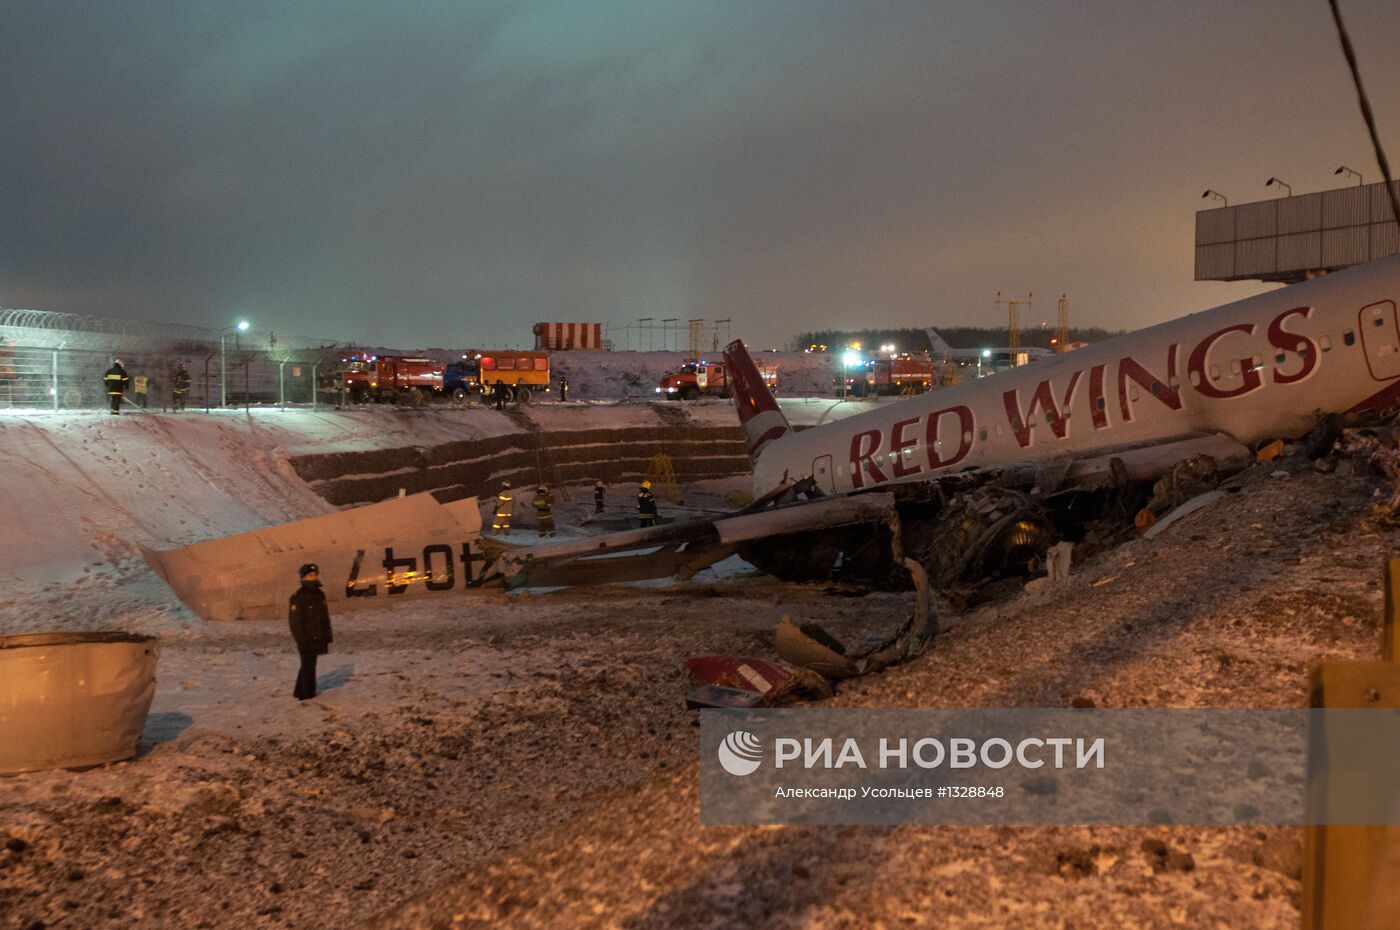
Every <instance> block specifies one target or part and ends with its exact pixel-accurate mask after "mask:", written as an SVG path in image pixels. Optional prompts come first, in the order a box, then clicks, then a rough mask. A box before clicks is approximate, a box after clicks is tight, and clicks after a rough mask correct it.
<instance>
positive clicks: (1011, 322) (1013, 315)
mask: <svg viewBox="0 0 1400 930" xmlns="http://www.w3.org/2000/svg"><path fill="white" fill-rule="evenodd" d="M996 302H997V305H998V306H1000V305H1001V304H1006V345H1007V348H1009V349H1010V350H1011V359H1012V362H1011V363H1012V364H1013V365H1014V364H1016V356H1017V355H1019V354H1020V352H1021V308H1022V307H1025V308H1026V312H1028V313H1029V312H1030V309H1031V295H1030V293H1029V292H1028V293H1027V294H1026V299H1025V300H1002V299H1001V291H997V300H996Z"/></svg>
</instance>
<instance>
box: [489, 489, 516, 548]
mask: <svg viewBox="0 0 1400 930" xmlns="http://www.w3.org/2000/svg"><path fill="white" fill-rule="evenodd" d="M514 515H515V498H514V497H513V496H512V495H511V493H510V482H509V481H502V482H501V493H499V494H497V495H496V513H495V519H493V520H492V521H491V529H493V530H499V531H500V533H501V535H502V536H509V535H510V518H511V517H513V516H514Z"/></svg>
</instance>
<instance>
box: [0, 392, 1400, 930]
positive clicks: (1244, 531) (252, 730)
mask: <svg viewBox="0 0 1400 930" xmlns="http://www.w3.org/2000/svg"><path fill="white" fill-rule="evenodd" d="M870 403H873V402H867V403H865V404H855V403H849V404H838V403H835V402H833V401H831V400H830V399H827V400H820V399H811V400H806V401H799V400H785V401H784V409H785V410H787V411H788V412H789V416H790V417H791V418H792V419H793V421H794V422H796V423H799V424H813V423H816V422H818V421H822V420H824V419H830V418H832V417H838V416H843V415H849V414H850V413H852V412H855V411H857V410H860V409H869V406H870ZM685 411H686V414H685V415H686V416H689V417H692V418H696V419H697V420H701V421H704V422H714V423H717V424H718V423H722V422H732V417H733V414H732V408H731V407H730V406H729V405H728V404H724V403H719V402H715V403H708V402H702V403H699V404H694V405H686V407H685ZM727 418H728V419H727ZM655 422H658V415H657V414H656V412H655V410H653V409H652V407H651V406H650V405H648V404H644V403H636V402H619V403H611V402H593V403H588V402H579V403H578V404H574V403H570V404H568V405H559V404H539V405H537V406H532V407H531V408H529V410H528V411H527V412H526V414H525V419H524V420H523V421H522V418H521V415H520V413H519V412H515V413H512V414H497V413H496V412H495V411H493V410H485V409H471V410H462V411H454V410H428V411H411V410H396V409H389V408H366V409H356V410H349V411H340V412H336V411H331V410H324V409H323V410H307V409H301V410H296V409H292V410H287V411H280V410H256V409H255V410H253V411H252V412H251V413H244V412H242V411H227V412H221V413H216V414H212V415H206V414H204V413H202V412H201V413H193V412H191V413H188V414H181V415H178V416H176V415H158V414H147V415H144V416H143V415H132V416H122V417H120V418H115V417H109V416H107V415H105V414H90V415H77V416H73V415H62V416H59V415H52V414H44V413H40V412H33V413H17V412H8V413H6V414H5V415H2V416H0V475H3V478H0V482H3V490H4V494H3V495H0V521H3V522H4V525H6V526H7V527H9V528H10V530H11V537H10V538H11V539H12V540H13V541H14V542H13V544H12V546H11V551H10V552H9V553H8V559H7V561H6V563H5V564H4V565H3V567H0V581H3V583H4V585H5V589H4V590H5V593H4V595H3V599H0V633H9V632H18V631H21V630H23V631H28V630H36V629H54V628H60V629H95V628H122V629H130V630H135V631H139V632H150V633H157V634H159V635H160V636H161V642H160V649H161V659H160V664H159V666H158V670H157V676H158V686H157V693H156V699H155V704H154V706H153V708H152V714H151V717H150V720H149V724H148V727H147V730H146V733H145V739H144V743H143V752H142V755H141V756H139V757H138V758H137V759H135V760H133V761H131V762H128V763H123V764H119V765H114V766H107V767H102V768H98V769H94V770H91V771H86V772H46V773H35V774H31V775H27V776H22V777H15V778H7V779H0V926H11V925H13V926H18V927H27V926H31V925H34V924H35V922H39V923H42V924H44V925H47V926H74V927H88V926H99V925H101V926H113V927H149V926H156V927H187V926H208V927H235V926H238V927H242V926H246V925H249V924H253V925H258V926H289V927H303V926H332V925H334V926H346V925H349V924H352V923H354V922H355V921H356V920H360V919H363V918H367V917H369V916H371V915H373V914H376V913H378V912H381V911H384V910H385V909H389V908H393V907H395V906H397V905H400V904H401V903H402V902H404V900H405V899H406V898H407V897H408V896H410V895H413V894H417V893H420V892H425V891H427V890H428V889H431V888H433V887H434V886H437V885H439V884H441V883H444V882H449V881H452V882H453V884H450V885H447V886H444V889H443V891H442V892H441V893H440V895H439V897H438V898H436V899H433V900H431V901H430V902H429V904H432V906H433V907H434V908H436V910H430V911H427V912H424V911H407V912H404V913H403V914H399V915H395V916H391V917H387V918H385V922H384V925H386V926H402V927H408V926H435V925H437V921H438V917H437V916H433V917H429V916H423V915H424V914H429V913H430V914H433V915H442V914H446V917H445V918H442V919H443V920H446V921H448V923H449V925H450V918H451V917H452V916H453V915H454V914H458V913H460V914H464V915H466V916H465V917H464V919H463V921H462V922H459V923H462V925H465V926H482V927H485V926H500V925H519V926H540V927H546V926H548V927H576V926H606V925H610V924H616V923H620V922H622V921H630V923H631V924H632V925H635V926H638V927H662V926H666V927H672V926H700V925H705V924H707V923H708V924H711V925H717V926H718V925H731V924H737V923H752V924H755V925H761V926H774V927H777V926H799V925H801V926H871V925H874V924H876V923H877V922H883V923H885V924H886V925H890V926H894V925H901V924H914V925H917V924H919V923H920V922H921V921H923V922H926V923H931V924H936V925H939V926H947V927H957V928H973V927H987V926H1009V925H1015V926H1024V927H1032V928H1056V930H1059V928H1062V927H1064V926H1066V922H1067V921H1072V922H1073V925H1074V926H1076V927H1081V928H1085V927H1087V928H1109V927H1113V928H1118V927H1127V926H1136V927H1168V926H1173V927H1174V926H1230V927H1234V926H1251V927H1271V928H1283V927H1291V926H1296V925H1297V920H1298V894H1299V891H1298V889H1299V884H1298V882H1297V880H1296V872H1295V869H1294V863H1295V862H1296V849H1297V842H1296V835H1297V834H1296V831H1291V830H1281V829H1277V828H1264V829H1258V830H1256V829H1252V828H1228V829H1198V828H1190V827H1172V828H1162V829H1157V830H1151V829H1146V828H1132V829H1128V828H975V829H952V828H901V829H899V830H895V831H868V830H833V831H823V830H811V829H803V828H790V829H778V830H774V829H745V828H723V829H719V828H711V829H701V828H699V827H698V824H697V814H696V809H695V805H696V781H697V774H696V766H697V760H696V758H695V754H694V742H695V735H694V734H695V730H694V723H695V715H694V714H693V713H691V712H687V711H685V710H684V702H683V697H684V693H685V690H686V680H685V675H684V672H683V670H682V663H683V661H684V660H685V658H687V657H688V656H691V655H696V654H703V653H714V652H722V653H732V654H754V655H759V656H764V657H771V656H772V655H773V652H772V632H773V629H774V626H775V624H776V622H777V620H778V618H779V617H780V616H781V615H782V614H784V613H786V614H790V615H792V616H793V617H794V618H795V619H799V620H804V621H815V622H818V623H821V624H822V625H824V626H825V627H827V628H828V629H829V630H831V631H832V632H833V633H834V634H835V635H837V636H838V637H840V638H842V639H844V640H845V641H847V642H860V641H863V640H865V639H867V638H869V637H871V636H873V635H877V634H881V633H886V632H888V631H890V630H891V629H893V628H894V627H896V626H897V625H898V624H899V623H900V622H901V621H902V620H903V618H904V616H905V615H906V613H907V611H908V609H909V606H910V605H909V603H908V600H909V599H908V597H907V596H906V595H898V594H874V595H868V596H865V597H859V598H852V597H842V596H832V594H831V593H829V592H827V591H826V590H825V589H824V588H822V587H819V586H794V585H786V584H781V583H778V582H775V581H773V580H772V579H769V578H767V577H765V576H761V575H758V574H757V573H755V572H753V571H752V570H750V569H748V568H746V567H745V566H744V565H743V563H741V562H738V560H730V561H728V562H726V563H723V564H722V565H720V566H717V568H716V570H713V571H711V572H707V573H704V574H702V575H700V576H698V577H697V578H696V579H694V580H693V581H692V582H689V583H686V584H679V585H677V584H671V583H652V584H647V585H634V586H627V587H620V588H597V589H569V590H559V591H552V592H546V591H524V592H516V593H512V594H502V593H492V592H483V593H477V594H472V595H463V596H461V597H458V598H448V599H444V600H441V601H418V602H408V603H405V604H403V605H402V606H400V607H398V609H396V610H392V609H391V610H385V609H379V610H374V609H371V610H367V611H362V612H358V613H355V614H346V615H343V616H338V617H336V619H335V625H336V643H335V646H334V649H333V651H332V653H331V654H330V655H329V656H327V657H326V658H325V659H323V660H322V663H321V668H320V673H321V682H320V683H321V688H322V691H323V693H322V695H321V696H320V697H318V698H317V699H315V700H314V701H310V702H306V703H298V702H295V701H293V700H292V699H291V697H290V694H289V692H290V689H291V684H292V679H293V677H294V674H295V667H296V660H295V656H294V653H293V651H292V649H291V648H290V640H289V637H288V635H287V632H286V629H285V625H284V624H282V623H280V622H268V623H239V624H205V623H203V622H201V621H199V620H198V619H196V618H195V617H193V616H192V615H191V614H189V612H188V611H186V610H185V609H184V608H183V607H181V606H180V605H179V604H178V602H176V600H175V599H174V597H173V595H171V594H170V592H169V591H168V590H167V589H166V588H165V587H164V585H163V584H162V583H161V582H160V581H159V580H158V579H156V578H155V576H154V575H153V574H152V573H151V572H150V571H149V569H147V567H146V566H145V564H144V562H142V561H141V560H140V559H139V557H138V556H136V554H135V551H134V548H133V546H134V544H135V543H136V542H142V543H146V544H150V545H155V546H158V547H162V548H164V547H168V546H177V545H183V544H186V543H190V542H195V541H198V540H201V539H207V538H212V537H215V536H221V535H225V534H229V533H234V532H240V531H243V530H247V529H252V528H255V527H258V526H264V525H268V524H271V523H276V522H280V521H283V520H288V519H296V518H299V517H304V516H311V515H314V514H319V513H323V512H325V511H327V510H328V509H329V505H327V504H326V503H325V502H324V501H322V500H321V499H320V498H318V497H317V496H316V495H315V494H313V493H312V492H311V491H310V490H309V488H308V487H307V485H306V484H305V483H303V482H302V481H301V480H300V479H299V478H298V477H297V475H296V473H295V471H294V470H293V469H291V468H290V467H289V466H288V464H287V463H288V460H289V458H290V457H291V456H294V455H298V454H304V453H306V452H311V451H328V450H329V451H364V450H373V449H378V448H384V447H388V446H401V445H431V444H434V443H441V442H448V441H453V440H459V439H462V438H465V437H472V436H483V437H484V436H494V435H501V434H502V433H506V432H510V431H514V430H521V429H525V428H526V426H527V425H533V426H534V427H536V428H540V429H562V428H570V424H585V425H584V426H577V427H573V428H598V427H599V426H605V425H614V426H636V425H644V424H646V423H655ZM1277 473H1282V477H1274V475H1275V474H1277ZM746 489H747V482H746V480H745V479H744V478H743V477H735V478H733V479H724V480H717V481H711V482H702V483H699V484H697V485H693V486H689V487H686V488H683V496H684V498H685V501H686V505H687V506H688V507H693V508H696V509H699V510H723V509H726V508H727V507H728V506H729V501H730V498H731V495H733V494H734V493H735V492H739V491H743V490H746ZM627 490H628V491H630V488H629V489H627ZM1373 491H1374V483H1373V481H1372V480H1371V479H1366V478H1343V477H1341V476H1337V475H1319V474H1317V473H1315V472H1314V471H1313V470H1312V469H1311V467H1310V466H1309V464H1308V463H1307V462H1306V461H1305V460H1303V459H1302V458H1301V457H1292V458H1286V459H1282V460H1279V461H1278V462H1275V463H1271V464H1269V465H1267V466H1259V467H1256V468H1254V469H1252V470H1251V471H1250V472H1249V473H1248V474H1247V475H1246V479H1245V480H1244V482H1243V489H1242V490H1241V491H1240V492H1239V493H1238V494H1237V495H1233V496H1231V497H1229V498H1228V499H1227V500H1225V501H1223V502H1221V503H1220V504H1218V505H1216V506H1215V507H1213V508H1210V509H1208V510H1205V511H1202V512H1200V513H1198V514H1196V515H1193V516H1192V517H1190V518H1188V519H1186V520H1183V521H1182V522H1181V523H1179V524H1177V525H1176V526H1174V527H1172V528H1171V529H1170V530H1169V531H1168V532H1166V533H1163V534H1162V535H1161V536H1160V537H1158V538H1157V539H1155V540H1151V541H1138V542H1135V543H1132V544H1129V545H1128V546H1127V547H1124V548H1122V549H1120V550H1116V551H1111V552H1106V553H1103V554H1101V555H1098V556H1095V557H1093V558H1092V559H1091V560H1090V561H1089V562H1086V563H1084V564H1082V565H1078V566H1076V567H1075V571H1074V576H1073V578H1072V579H1071V583H1070V584H1069V585H1067V586H1066V587H1064V588H1061V589H1056V590H1052V591H1049V592H1040V593H1036V594H1023V595H1021V596H1018V597H1013V598H1011V599H1010V600H1008V601H1004V602H1002V603H1000V604H996V605H993V606H989V607H984V608H982V609H980V610H977V611H975V612H972V613H969V614H967V615H964V616H957V615H954V614H952V613H950V612H949V611H948V610H947V605H944V608H945V609H944V615H943V621H944V627H945V629H946V630H947V632H945V634H944V635H943V636H942V637H940V639H939V640H938V643H937V645H936V648H935V649H934V650H933V651H932V652H931V653H930V654H929V655H926V656H924V657H923V658H921V659H920V660H918V661H916V662H914V663H911V664H910V665H908V666H905V667H902V668H899V669H894V670H891V671H888V672H886V673H885V674H883V675H881V676H877V677H874V678H871V679H868V680H861V681H857V682H853V683H851V684H849V685H848V686H846V687H844V688H843V689H842V691H841V692H840V694H839V695H838V698H837V703H839V704H842V705H845V706H889V705H896V706H971V705H993V706H1062V705H1063V704H1066V703H1068V702H1070V701H1071V700H1074V699H1081V700H1082V699H1089V700H1091V701H1092V702H1094V703H1096V704H1098V705H1099V706H1141V705H1157V706H1160V705H1180V706H1203V705H1212V704H1217V705H1231V706H1278V705H1288V704H1297V703H1300V702H1302V701H1303V700H1304V699H1305V681H1306V679H1305V671H1304V670H1305V667H1306V664H1307V662H1308V660H1310V659H1311V658H1312V657H1314V656H1315V655H1318V654H1330V655H1337V656H1358V655H1364V654H1369V653H1371V652H1373V651H1374V649H1375V639H1376V635H1377V624H1376V617H1377V614H1378V610H1379V606H1380V588H1379V583H1378V581H1379V579H1378V573H1377V566H1378V565H1379V564H1380V560H1381V557H1382V555H1383V554H1386V553H1390V552H1393V551H1394V549H1395V547H1396V544H1397V542H1400V533H1397V531H1396V530H1394V529H1388V528H1383V527H1371V526H1368V525H1367V524H1366V522H1365V521H1366V518H1367V515H1368V508H1369V504H1370V501H1371V499H1372V493H1373ZM614 493H615V494H622V493H623V492H622V490H621V489H615V491H614ZM590 510H591V495H589V494H588V493H586V489H583V488H578V489H567V488H566V489H562V490H561V495H560V502H559V509H558V512H559V521H560V525H561V528H562V529H563V531H564V532H566V533H574V532H577V533H584V532H588V529H589V525H588V519H587V518H588V514H589V511H590ZM530 537H531V534H530V532H529V530H528V529H527V528H522V529H520V530H518V531H517V532H516V534H515V535H514V536H512V540H513V541H529V540H530ZM1203 551H1208V552H1210V553H1212V558H1211V559H1210V560H1203V559H1201V558H1200V557H1199V553H1200V552H1203ZM290 587H291V585H289V593H290ZM1149 840H1150V841H1153V842H1157V841H1161V842H1165V843H1167V844H1168V845H1169V846H1170V847H1171V849H1172V850H1173V851H1176V852H1179V853H1183V854H1189V857H1188V859H1189V861H1190V863H1191V864H1190V867H1189V868H1188V867H1187V866H1186V865H1183V864H1182V863H1185V862H1187V861H1188V859H1183V858H1181V857H1177V859H1175V860H1173V861H1175V862H1177V863H1178V865H1177V866H1176V867H1173V868H1170V869H1167V870H1165V871H1162V870H1160V869H1158V868H1157V865H1159V864H1160V863H1158V862H1157V860H1155V859H1153V858H1152V856H1153V855H1154V854H1151V853H1148V852H1147V851H1146V847H1144V846H1143V845H1142V844H1143V843H1144V842H1145V841H1149ZM1191 857H1193V858H1191ZM891 876H902V878H900V879H899V880H897V881H896V880H893V879H892V878H891ZM443 908H445V910H443ZM415 915H418V916H415ZM763 915H767V916H766V917H765V916H763ZM420 917H421V920H420ZM1013 921H1014V924H1013V923H1012V922H1013Z"/></svg>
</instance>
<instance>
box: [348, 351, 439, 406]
mask: <svg viewBox="0 0 1400 930" xmlns="http://www.w3.org/2000/svg"><path fill="white" fill-rule="evenodd" d="M344 363H345V368H344V369H343V370H342V371H341V381H342V383H343V385H344V388H345V392H346V393H347V394H348V395H349V396H350V399H351V400H352V401H353V402H354V403H357V404H362V403H365V402H366V401H370V400H373V401H377V402H379V403H389V404H397V403H408V404H414V405H419V404H423V403H425V402H427V401H429V400H431V399H432V398H434V397H438V396H440V395H441V394H442V376H443V372H444V371H445V370H446V368H447V366H446V365H444V364H442V363H441V362H435V361H433V360H432V359H428V358H402V357H399V356H392V355H386V356H378V355H371V356H363V355H352V356H349V357H348V358H346V359H345V360H344Z"/></svg>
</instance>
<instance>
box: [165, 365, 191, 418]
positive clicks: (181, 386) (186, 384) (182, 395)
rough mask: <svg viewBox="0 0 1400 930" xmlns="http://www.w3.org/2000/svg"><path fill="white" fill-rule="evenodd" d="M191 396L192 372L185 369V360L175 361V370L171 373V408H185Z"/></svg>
mask: <svg viewBox="0 0 1400 930" xmlns="http://www.w3.org/2000/svg"><path fill="white" fill-rule="evenodd" d="M189 396H190V373H189V372H188V371H185V363H184V362H176V363H175V371H174V372H173V373H171V375H170V408H171V409H172V410H184V409H185V402H186V401H187V400H189Z"/></svg>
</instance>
